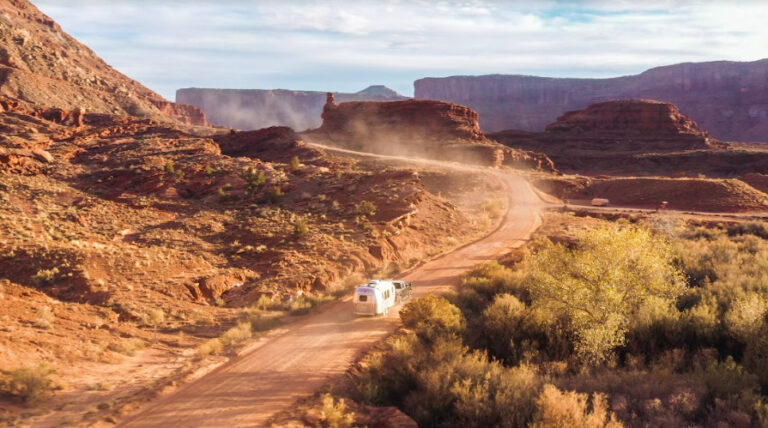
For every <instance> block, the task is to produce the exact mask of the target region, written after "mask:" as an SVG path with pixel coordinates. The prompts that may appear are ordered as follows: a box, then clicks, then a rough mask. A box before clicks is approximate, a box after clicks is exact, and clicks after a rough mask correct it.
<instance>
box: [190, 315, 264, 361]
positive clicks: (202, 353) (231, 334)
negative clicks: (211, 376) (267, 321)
mask: <svg viewBox="0 0 768 428" xmlns="http://www.w3.org/2000/svg"><path fill="white" fill-rule="evenodd" d="M252 336H253V333H252V329H251V323H250V322H249V321H241V322H239V323H237V325H235V326H234V327H232V328H230V329H229V330H227V331H225V332H224V334H222V335H221V336H220V337H215V338H213V339H209V340H206V341H205V342H203V343H201V344H200V345H199V346H198V347H197V357H198V358H200V359H203V358H206V357H208V356H209V355H222V354H224V353H225V352H226V351H227V350H229V349H231V348H233V347H235V346H237V345H240V344H242V343H243V342H245V341H246V340H248V339H250V338H251V337H252Z"/></svg>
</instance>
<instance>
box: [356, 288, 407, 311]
mask: <svg viewBox="0 0 768 428" xmlns="http://www.w3.org/2000/svg"><path fill="white" fill-rule="evenodd" d="M396 295H397V294H396V291H395V285H394V284H393V283H392V281H387V280H383V279H373V280H371V281H368V283H367V284H363V285H361V286H359V287H357V288H356V289H355V296H354V297H353V299H352V303H353V305H354V312H355V315H386V314H387V313H388V312H389V308H391V307H392V306H395V297H396Z"/></svg>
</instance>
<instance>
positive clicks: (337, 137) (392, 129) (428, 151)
mask: <svg viewBox="0 0 768 428" xmlns="http://www.w3.org/2000/svg"><path fill="white" fill-rule="evenodd" d="M322 116H323V125H322V126H321V127H320V128H318V129H317V130H315V131H312V132H310V133H308V135H309V136H310V137H311V138H320V139H322V140H323V141H324V142H327V143H330V144H334V145H337V146H342V147H345V148H349V149H352V150H359V151H365V152H372V153H382V154H388V155H396V156H408V157H425V158H430V159H440V160H450V161H458V162H465V163H472V164H480V165H489V166H501V165H510V166H518V167H523V168H535V169H542V170H547V171H554V169H555V168H554V165H553V164H552V162H551V161H550V160H549V159H548V158H547V157H546V156H543V155H541V154H539V153H531V152H524V151H520V150H513V149H510V148H508V147H504V146H503V145H500V144H498V143H496V142H494V141H491V140H489V139H488V138H486V136H485V134H483V132H482V131H481V130H480V126H479V124H478V117H477V112H475V111H474V110H472V109H470V108H468V107H464V106H460V105H458V104H453V103H447V102H443V101H433V100H404V101H389V102H373V101H368V102H364V101H357V102H345V103H341V104H336V103H335V99H334V97H333V96H332V94H328V97H327V103H326V105H325V107H324V109H323V114H322Z"/></svg>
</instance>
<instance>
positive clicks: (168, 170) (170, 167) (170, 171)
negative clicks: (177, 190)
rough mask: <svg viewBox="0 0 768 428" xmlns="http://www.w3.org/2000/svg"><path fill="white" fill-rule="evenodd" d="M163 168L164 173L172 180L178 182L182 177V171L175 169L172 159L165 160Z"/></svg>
mask: <svg viewBox="0 0 768 428" xmlns="http://www.w3.org/2000/svg"><path fill="white" fill-rule="evenodd" d="M163 170H164V171H165V174H166V175H167V176H168V177H170V178H171V179H173V180H174V181H177V182H178V181H181V180H183V179H184V171H182V170H180V169H176V166H175V165H174V163H173V161H168V162H166V163H165V165H164V166H163Z"/></svg>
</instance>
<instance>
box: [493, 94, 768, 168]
mask: <svg viewBox="0 0 768 428" xmlns="http://www.w3.org/2000/svg"><path fill="white" fill-rule="evenodd" d="M489 137H490V138H492V139H494V140H496V141H499V142H501V143H502V144H505V145H507V146H509V147H513V148H518V149H524V150H534V151H538V152H542V153H544V154H546V155H547V156H549V157H550V158H551V159H552V160H553V161H554V162H555V164H556V165H557V166H558V168H559V169H561V170H562V171H565V172H576V173H583V174H610V175H622V176H626V175H641V176H642V175H662V176H675V177H679V176H693V177H697V176H699V175H700V174H704V175H707V176H712V177H732V176H737V175H741V174H745V173H750V172H753V173H767V172H768V151H766V150H761V149H760V148H759V147H757V146H755V147H749V148H742V147H738V146H737V145H734V144H726V143H723V142H721V141H719V140H716V139H713V138H710V137H709V136H708V133H707V132H706V131H705V130H703V129H701V128H699V127H698V126H697V125H696V123H695V122H693V121H692V120H691V119H690V118H689V117H687V116H686V115H684V114H682V113H680V111H679V110H678V109H677V107H675V106H674V105H673V104H669V103H662V102H659V101H649V100H617V101H606V102H602V103H597V104H593V105H591V106H589V107H587V108H585V109H583V110H577V111H573V112H568V113H566V114H564V115H563V116H561V117H560V118H558V120H557V121H555V122H554V123H551V124H549V125H548V126H547V127H546V131H544V132H528V131H520V130H507V131H502V132H498V133H495V134H489Z"/></svg>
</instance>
